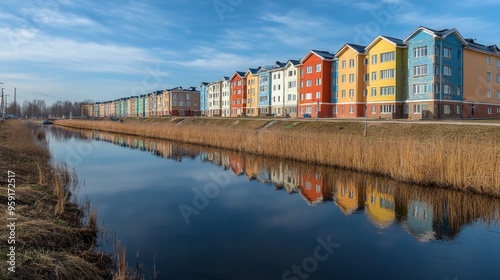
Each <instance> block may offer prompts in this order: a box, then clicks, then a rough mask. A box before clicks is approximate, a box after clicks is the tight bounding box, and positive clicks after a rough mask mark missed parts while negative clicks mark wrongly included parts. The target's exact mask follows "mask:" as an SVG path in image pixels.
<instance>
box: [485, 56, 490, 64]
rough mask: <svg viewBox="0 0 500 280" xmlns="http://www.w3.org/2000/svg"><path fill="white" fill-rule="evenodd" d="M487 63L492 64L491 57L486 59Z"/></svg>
mask: <svg viewBox="0 0 500 280" xmlns="http://www.w3.org/2000/svg"><path fill="white" fill-rule="evenodd" d="M486 63H488V64H491V57H490V56H488V57H486Z"/></svg>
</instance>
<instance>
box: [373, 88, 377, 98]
mask: <svg viewBox="0 0 500 280" xmlns="http://www.w3.org/2000/svg"><path fill="white" fill-rule="evenodd" d="M375 96H377V88H372V97H375Z"/></svg>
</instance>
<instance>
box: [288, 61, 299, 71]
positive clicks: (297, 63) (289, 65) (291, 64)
mask: <svg viewBox="0 0 500 280" xmlns="http://www.w3.org/2000/svg"><path fill="white" fill-rule="evenodd" d="M298 65H300V61H298V60H294V59H290V60H289V61H288V62H287V63H286V65H285V69H288V68H290V67H292V66H298Z"/></svg>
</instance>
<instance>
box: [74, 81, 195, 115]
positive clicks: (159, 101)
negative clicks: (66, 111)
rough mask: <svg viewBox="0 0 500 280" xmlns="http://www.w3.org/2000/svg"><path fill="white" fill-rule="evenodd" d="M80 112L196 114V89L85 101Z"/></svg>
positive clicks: (107, 113) (104, 113) (95, 113)
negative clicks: (87, 102) (100, 100)
mask: <svg viewBox="0 0 500 280" xmlns="http://www.w3.org/2000/svg"><path fill="white" fill-rule="evenodd" d="M82 111H83V114H82V116H86V117H96V118H108V117H162V116H199V115H201V112H200V92H199V91H198V90H196V88H195V87H190V88H188V89H184V88H182V87H176V88H173V89H165V90H159V91H155V92H151V93H148V94H142V95H139V96H130V97H124V98H120V99H116V100H111V101H105V102H96V103H92V104H86V105H83V107H82Z"/></svg>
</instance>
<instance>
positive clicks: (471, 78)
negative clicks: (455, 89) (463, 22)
mask: <svg viewBox="0 0 500 280" xmlns="http://www.w3.org/2000/svg"><path fill="white" fill-rule="evenodd" d="M466 42H467V46H466V47H465V49H464V67H463V69H464V80H463V83H464V101H463V110H462V115H463V117H464V118H498V117H500V49H499V48H498V47H497V46H495V45H493V46H485V45H481V44H478V43H476V42H475V41H474V40H473V39H466Z"/></svg>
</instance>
